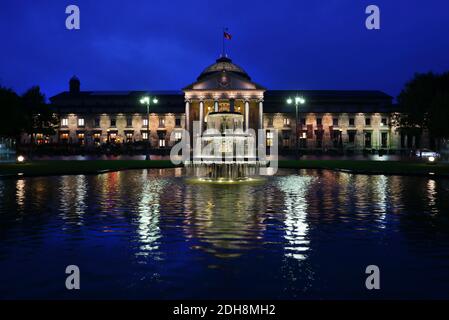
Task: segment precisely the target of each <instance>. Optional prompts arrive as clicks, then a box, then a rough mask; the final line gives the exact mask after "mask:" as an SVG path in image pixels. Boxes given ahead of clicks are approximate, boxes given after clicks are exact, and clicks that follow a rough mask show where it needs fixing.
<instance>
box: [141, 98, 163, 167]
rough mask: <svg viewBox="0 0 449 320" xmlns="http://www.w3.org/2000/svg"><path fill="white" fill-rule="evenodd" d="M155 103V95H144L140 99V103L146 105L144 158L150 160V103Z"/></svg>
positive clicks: (156, 100) (156, 101)
mask: <svg viewBox="0 0 449 320" xmlns="http://www.w3.org/2000/svg"><path fill="white" fill-rule="evenodd" d="M151 102H153V104H157V103H158V102H159V100H158V99H157V98H156V97H153V99H151V97H149V96H145V97H142V98H141V99H140V103H141V104H144V105H146V106H147V144H146V156H145V160H150V105H151Z"/></svg>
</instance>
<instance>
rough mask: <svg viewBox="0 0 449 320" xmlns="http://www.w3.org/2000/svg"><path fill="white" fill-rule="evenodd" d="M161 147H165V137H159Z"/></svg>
mask: <svg viewBox="0 0 449 320" xmlns="http://www.w3.org/2000/svg"><path fill="white" fill-rule="evenodd" d="M159 147H160V148H163V147H165V139H159Z"/></svg>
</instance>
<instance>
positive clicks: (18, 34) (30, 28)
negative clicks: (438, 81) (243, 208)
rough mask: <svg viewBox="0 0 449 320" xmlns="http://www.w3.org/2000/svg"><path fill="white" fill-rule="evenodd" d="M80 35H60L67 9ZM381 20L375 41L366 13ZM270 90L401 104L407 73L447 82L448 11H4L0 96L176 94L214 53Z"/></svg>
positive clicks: (301, 7)
mask: <svg viewBox="0 0 449 320" xmlns="http://www.w3.org/2000/svg"><path fill="white" fill-rule="evenodd" d="M69 4H76V5H78V6H79V7H80V10H81V30H79V31H69V30H67V29H65V19H66V16H67V15H66V14H65V8H66V6H67V5H69ZM369 4H376V5H378V6H379V7H380V9H381V28H382V29H381V30H380V31H368V30H367V29H366V28H365V18H366V15H365V8H366V6H367V5H369ZM223 26H228V27H229V31H230V32H231V33H232V35H233V40H232V41H230V42H228V47H229V50H228V51H229V54H230V56H231V58H232V59H233V60H234V62H235V63H237V64H239V65H241V66H242V67H243V68H244V69H246V71H247V72H248V73H249V74H250V75H251V76H252V78H253V80H254V81H256V82H258V83H260V84H262V85H264V86H265V87H267V88H269V89H379V90H384V91H385V92H387V93H389V94H391V95H394V96H396V95H397V94H398V93H399V91H400V89H401V87H402V86H403V84H404V82H405V81H406V80H408V79H410V78H411V77H412V76H413V74H414V72H425V71H431V70H432V71H436V72H441V71H445V70H449V36H448V31H449V1H447V0H429V1H423V0H370V1H362V0H319V1H315V0H314V1H312V0H310V1H302V0H290V1H286V0H276V1H272V0H263V1H262V0H258V1H246V0H239V1H232V0H226V1H224V0H223V1H214V0H208V1H206V0H204V1H196V0H185V1H177V0H163V1H162V0H161V1H160V0H145V1H144V0H141V1H137V0H129V1H121V0H108V1H106V0H95V1H92V0H88V1H87V0H71V1H63V0H39V1H35V0H33V1H32V0H9V1H7V0H2V1H1V4H0V36H1V47H0V84H1V85H3V86H7V87H12V88H14V89H15V90H17V91H18V92H19V93H21V92H23V91H24V90H25V89H27V88H28V87H30V86H32V85H36V84H38V85H40V86H41V87H42V90H43V91H44V92H45V93H46V95H47V96H51V95H54V94H56V93H58V92H60V91H63V90H67V82H68V80H69V78H70V77H71V76H72V75H74V74H76V75H77V76H78V77H79V78H80V79H81V86H82V89H84V90H160V89H163V90H179V89H181V88H182V87H184V86H186V85H188V84H189V83H191V82H192V81H194V80H195V79H196V77H197V76H198V74H199V73H200V72H201V71H202V70H203V69H204V68H205V67H206V66H207V65H209V64H211V63H213V62H214V60H215V59H216V58H217V57H218V55H219V53H220V51H221V39H222V38H221V36H222V31H221V30H222V27H223Z"/></svg>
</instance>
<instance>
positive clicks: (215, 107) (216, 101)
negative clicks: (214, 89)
mask: <svg viewBox="0 0 449 320" xmlns="http://www.w3.org/2000/svg"><path fill="white" fill-rule="evenodd" d="M214 112H218V100H214Z"/></svg>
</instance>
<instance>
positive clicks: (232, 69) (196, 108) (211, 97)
mask: <svg viewBox="0 0 449 320" xmlns="http://www.w3.org/2000/svg"><path fill="white" fill-rule="evenodd" d="M265 90H266V89H265V88H263V87H262V86H260V85H258V84H257V83H255V82H253V81H251V78H250V76H249V75H248V74H247V73H246V72H245V71H244V70H243V69H242V68H241V67H239V66H238V65H236V64H234V63H233V62H232V60H231V59H229V58H228V57H221V58H219V59H217V61H216V62H215V63H214V64H212V65H211V66H209V67H207V68H206V69H205V70H204V71H203V72H202V73H201V74H200V76H199V77H198V79H197V81H196V82H195V83H193V84H191V85H189V86H187V87H186V88H184V89H183V91H184V94H185V115H186V129H187V130H188V131H189V132H191V129H192V123H193V121H199V122H200V134H202V132H203V130H204V124H205V123H206V122H207V118H208V115H209V113H211V112H236V113H241V114H242V115H243V116H244V129H245V130H248V129H250V128H251V129H262V128H263V98H264V92H265Z"/></svg>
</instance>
